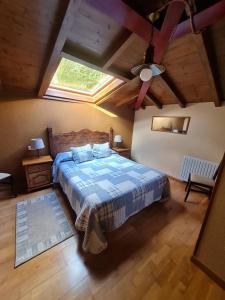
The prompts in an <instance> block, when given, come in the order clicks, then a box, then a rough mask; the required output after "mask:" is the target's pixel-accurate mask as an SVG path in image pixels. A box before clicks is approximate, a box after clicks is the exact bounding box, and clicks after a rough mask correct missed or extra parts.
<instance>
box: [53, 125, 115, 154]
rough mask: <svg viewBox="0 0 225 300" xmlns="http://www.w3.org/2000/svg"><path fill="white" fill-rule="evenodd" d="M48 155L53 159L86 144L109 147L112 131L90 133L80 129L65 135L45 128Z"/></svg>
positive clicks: (87, 130)
mask: <svg viewBox="0 0 225 300" xmlns="http://www.w3.org/2000/svg"><path fill="white" fill-rule="evenodd" d="M47 134H48V140H49V148H50V154H51V156H52V157H53V158H55V156H56V154H57V153H59V152H63V151H68V150H69V149H70V147H79V146H83V145H86V144H100V143H106V142H109V145H110V147H112V143H113V129H112V128H110V130H109V132H100V131H91V130H89V129H82V130H80V131H71V132H66V133H53V130H52V128H47Z"/></svg>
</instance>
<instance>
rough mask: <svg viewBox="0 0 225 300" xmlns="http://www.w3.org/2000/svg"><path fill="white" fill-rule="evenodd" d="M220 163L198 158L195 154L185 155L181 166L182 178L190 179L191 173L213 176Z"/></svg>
mask: <svg viewBox="0 0 225 300" xmlns="http://www.w3.org/2000/svg"><path fill="white" fill-rule="evenodd" d="M218 165H219V164H218V163H215V162H213V161H209V160H204V159H200V158H196V157H193V156H184V159H183V163H182V166H181V171H180V177H181V180H184V181H188V176H189V174H190V173H194V174H197V175H202V176H207V177H209V178H212V177H213V175H214V174H215V172H216V169H217V168H218Z"/></svg>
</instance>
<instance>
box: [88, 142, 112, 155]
mask: <svg viewBox="0 0 225 300" xmlns="http://www.w3.org/2000/svg"><path fill="white" fill-rule="evenodd" d="M111 154H112V151H111V149H110V148H109V143H104V144H94V145H93V155H94V157H96V158H103V157H108V156H110V155H111Z"/></svg>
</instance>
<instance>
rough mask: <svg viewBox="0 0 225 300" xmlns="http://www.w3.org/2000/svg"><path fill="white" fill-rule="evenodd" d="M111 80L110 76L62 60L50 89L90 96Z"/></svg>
mask: <svg viewBox="0 0 225 300" xmlns="http://www.w3.org/2000/svg"><path fill="white" fill-rule="evenodd" d="M112 79H113V77H112V76H110V75H107V74H104V73H102V72H100V71H97V70H94V69H91V68H89V67H86V66H84V65H81V64H79V63H76V62H74V61H71V60H68V59H65V58H62V60H61V62H60V64H59V66H58V68H57V71H56V72H55V75H54V77H53V79H52V81H51V84H50V87H51V88H59V89H64V90H66V91H70V92H73V91H75V92H81V93H84V94H87V95H92V94H94V93H95V92H97V91H98V90H99V89H101V88H102V87H103V86H104V85H106V84H107V83H109V82H110V81H112Z"/></svg>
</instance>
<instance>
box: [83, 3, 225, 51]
mask: <svg viewBox="0 0 225 300" xmlns="http://www.w3.org/2000/svg"><path fill="white" fill-rule="evenodd" d="M87 1H88V2H89V3H90V4H91V5H92V6H93V7H95V8H96V9H98V10H99V11H101V12H103V13H105V14H106V15H108V16H109V17H111V18H112V19H114V20H115V21H116V22H118V23H119V24H120V25H122V26H124V27H125V28H127V29H129V30H130V31H131V32H135V33H136V34H137V35H139V36H140V37H142V38H143V39H144V40H145V41H147V42H148V43H150V42H151V31H152V32H153V40H152V43H151V44H152V45H153V46H155V45H156V43H157V38H158V35H159V30H158V29H156V28H155V27H154V26H153V25H151V23H150V22H148V21H147V20H146V19H145V18H143V17H142V16H140V15H139V14H137V13H136V12H135V11H134V10H133V9H132V8H130V7H129V6H128V5H126V4H125V3H124V2H122V0H107V1H105V0H87ZM224 11H225V0H221V1H219V2H217V3H216V4H214V5H212V6H210V7H209V8H207V9H205V10H203V11H201V12H199V13H197V14H196V15H194V17H193V20H194V25H195V29H196V30H197V31H198V30H201V29H203V28H205V27H207V26H210V25H213V24H215V23H216V22H217V21H219V19H221V18H223V17H224ZM149 26H150V30H149ZM188 33H191V26H190V20H189V19H188V20H186V21H183V22H182V23H180V24H179V25H178V26H177V27H176V30H175V32H174V34H173V36H172V37H171V39H176V38H180V37H182V36H184V35H186V34H188Z"/></svg>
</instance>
